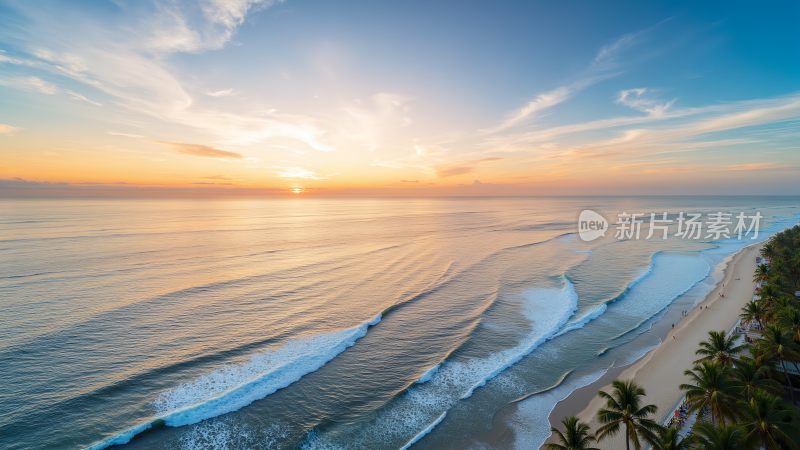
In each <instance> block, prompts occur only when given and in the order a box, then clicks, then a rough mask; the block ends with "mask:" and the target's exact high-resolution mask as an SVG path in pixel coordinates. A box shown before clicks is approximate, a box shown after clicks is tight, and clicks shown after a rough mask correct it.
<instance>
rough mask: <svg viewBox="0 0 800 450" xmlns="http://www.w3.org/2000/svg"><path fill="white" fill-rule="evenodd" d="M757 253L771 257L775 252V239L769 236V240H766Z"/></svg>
mask: <svg viewBox="0 0 800 450" xmlns="http://www.w3.org/2000/svg"><path fill="white" fill-rule="evenodd" d="M759 253H761V256H763V257H764V258H772V256H773V255H774V254H775V239H773V238H770V240H769V241H767V242H766V243H765V244H764V246H763V247H761V251H760V252H759Z"/></svg>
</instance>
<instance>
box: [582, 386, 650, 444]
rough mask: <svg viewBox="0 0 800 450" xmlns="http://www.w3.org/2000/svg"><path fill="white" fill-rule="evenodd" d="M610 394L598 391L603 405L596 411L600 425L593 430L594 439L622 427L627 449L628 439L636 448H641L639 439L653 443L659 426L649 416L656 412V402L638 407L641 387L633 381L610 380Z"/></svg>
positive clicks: (641, 392) (613, 433) (640, 398)
mask: <svg viewBox="0 0 800 450" xmlns="http://www.w3.org/2000/svg"><path fill="white" fill-rule="evenodd" d="M611 385H612V386H613V388H614V390H613V391H612V392H611V394H609V393H607V392H605V391H600V392H599V393H598V394H597V395H599V396H600V397H601V398H604V399H606V407H605V408H602V409H601V410H600V411H598V413H597V418H598V419H599V421H600V423H602V424H603V425H602V426H601V427H600V428H598V429H597V439H598V441H599V440H602V439H605V438H606V437H608V436H614V435H616V434H617V433H618V432H619V431H620V428H621V427H622V426H623V425H624V426H625V448H626V449H627V450H630V448H631V442H633V447H634V448H635V449H636V450H640V449H641V448H642V440H644V441H645V442H647V443H649V444H651V445H656V442H658V436H657V434H656V433H657V431H658V429H659V428H660V427H659V425H658V424H657V423H656V422H655V421H653V420H652V419H650V416H651V415H652V414H655V412H656V405H644V406H642V397H644V395H645V392H644V389H642V388H641V387H639V385H637V384H636V383H634V382H633V381H622V380H614V382H613V383H612V384H611Z"/></svg>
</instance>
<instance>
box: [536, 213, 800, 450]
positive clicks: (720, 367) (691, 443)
mask: <svg viewBox="0 0 800 450" xmlns="http://www.w3.org/2000/svg"><path fill="white" fill-rule="evenodd" d="M761 256H762V258H763V260H764V263H762V264H759V265H758V266H757V267H756V269H755V272H754V275H753V280H754V281H755V282H757V283H759V284H760V288H759V289H758V298H757V299H756V300H753V301H751V302H749V303H748V304H747V305H745V307H744V308H743V310H742V314H741V315H740V318H741V323H742V325H743V326H745V327H749V328H751V330H750V331H749V332H748V333H747V339H746V342H745V344H744V345H737V342H738V341H739V336H738V335H733V336H727V335H726V333H725V332H724V331H711V332H709V334H708V339H707V340H706V341H705V342H701V343H700V344H699V348H698V350H697V355H698V356H699V357H700V358H699V359H698V360H697V361H695V363H694V364H695V365H694V367H693V368H691V369H689V370H686V372H685V374H686V377H687V382H686V383H684V384H681V385H680V388H681V390H683V391H684V393H685V395H686V400H685V405H686V407H687V412H688V413H689V414H692V413H696V417H697V419H696V421H695V422H694V424H693V427H692V429H691V430H690V431H689V433H688V434H687V433H680V432H679V431H680V430H679V429H678V428H676V427H675V426H666V427H663V426H661V425H659V424H658V423H656V422H655V420H654V419H655V418H656V416H655V415H656V407H655V405H649V404H647V402H646V393H645V391H644V389H642V388H641V387H639V386H638V385H636V384H635V383H634V382H632V381H624V380H615V381H614V382H613V383H612V387H613V390H612V391H611V392H610V393H607V392H603V391H600V392H599V393H598V395H599V396H600V397H601V398H603V399H604V400H605V401H606V405H605V407H604V408H602V409H600V411H598V413H597V419H598V422H599V423H600V427H599V428H598V429H597V431H596V432H595V434H594V435H592V433H591V430H590V429H589V426H588V425H587V424H585V423H582V422H580V421H579V420H578V419H577V418H576V417H567V418H566V419H564V421H563V422H562V424H563V425H564V430H565V431H564V432H563V433H562V432H561V431H559V430H558V429H556V428H553V429H552V430H553V433H554V434H555V436H556V438H557V439H558V440H559V441H560V443H559V444H547V446H546V447H547V448H548V450H578V449H588V450H591V449H592V448H593V447H591V445H594V443H595V442H597V443H602V441H603V440H604V439H606V438H608V437H610V436H615V435H617V434H619V433H624V436H625V441H626V448H627V449H630V448H631V447H633V448H634V449H636V450H639V449H641V448H642V447H643V446H649V447H651V448H654V449H656V450H689V449H717V450H725V449H736V450H756V449H761V448H763V449H767V450H779V449H800V445H798V442H799V441H800V411H798V409H797V408H796V406H795V405H796V398H795V397H796V392H795V386H798V385H800V376H799V375H800V366H799V365H798V363H800V298H798V297H797V296H796V294H798V293H800V226H795V227H794V228H790V229H788V230H785V231H783V232H781V233H779V234H777V235H775V236H773V237H772V238H771V239H770V240H769V241H768V242H767V243H766V244H764V246H763V247H762V249H761ZM677 426H681V424H678V425H677Z"/></svg>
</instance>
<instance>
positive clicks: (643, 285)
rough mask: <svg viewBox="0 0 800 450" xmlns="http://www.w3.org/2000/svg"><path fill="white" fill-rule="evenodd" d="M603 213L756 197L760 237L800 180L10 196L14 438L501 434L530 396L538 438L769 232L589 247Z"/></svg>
mask: <svg viewBox="0 0 800 450" xmlns="http://www.w3.org/2000/svg"><path fill="white" fill-rule="evenodd" d="M587 208H590V209H594V210H597V211H600V212H603V213H605V215H606V216H607V217H609V218H615V217H616V214H617V213H619V212H622V211H628V212H643V213H650V212H661V211H670V212H672V213H675V212H678V211H698V212H716V211H731V212H739V211H744V212H746V213H748V214H751V213H753V212H755V211H756V210H758V211H760V212H761V214H763V215H764V217H765V219H764V221H763V222H762V227H761V235H760V236H759V240H760V239H763V238H764V237H766V236H767V235H769V234H771V233H774V232H775V231H776V230H780V229H783V228H785V227H787V226H789V225H793V224H795V223H797V222H798V217H800V216H798V214H800V199H797V198H781V197H776V198H734V197H728V198H699V197H698V198H685V197H684V198H513V199H512V198H493V199H418V200H408V199H397V200H366V199H363V200H361V199H359V200H355V199H354V200H338V199H337V200H333V199H331V200H312V199H282V200H263V201H245V200H235V201H233V200H226V201H207V200H204V201H188V200H166V201H152V200H124V201H106V200H102V201H101V200H26V201H22V200H0V211H2V214H0V308H1V310H2V315H0V380H2V382H0V448H7V449H32V448H70V449H71V448H87V447H93V446H94V447H97V448H102V447H105V446H109V445H111V444H126V443H127V444H126V445H127V446H128V447H131V448H190V449H191V448H298V447H300V448H312V449H313V448H403V447H404V446H410V445H414V446H416V447H418V448H466V447H481V446H484V445H486V443H487V441H486V440H485V439H486V436H489V435H490V434H491V430H492V425H493V420H494V419H495V415H496V413H497V412H498V411H500V410H501V409H503V408H504V407H506V406H507V405H508V404H509V403H511V402H513V401H514V400H517V399H519V398H521V397H525V396H529V397H528V398H527V399H526V400H525V401H523V402H521V403H520V404H521V405H522V407H521V408H520V413H519V414H517V416H516V417H515V419H514V423H510V424H508V425H509V426H511V427H512V429H513V430H514V436H513V437H512V439H511V440H510V441H509V442H510V443H509V445H513V446H516V447H520V448H532V447H536V446H538V445H539V444H540V443H541V442H542V440H543V439H544V437H545V436H546V435H547V430H548V429H549V425H548V423H547V415H548V413H549V411H550V409H551V408H552V407H553V405H554V404H555V402H556V400H557V398H556V397H557V396H555V395H551V394H552V392H553V390H551V389H552V388H554V387H559V386H560V389H562V390H566V391H569V390H570V389H574V388H575V387H577V386H580V385H581V384H586V383H588V382H590V381H591V380H592V379H594V378H596V377H597V376H599V375H598V374H602V371H603V370H605V369H606V368H608V367H609V366H610V365H612V364H621V363H625V362H630V361H632V360H633V359H635V358H636V357H638V356H641V354H642V352H643V351H644V350H646V349H647V348H648V347H649V346H652V345H654V344H655V343H657V337H656V336H653V333H652V332H651V331H650V330H651V326H652V324H653V322H654V321H656V320H658V319H659V318H660V317H661V316H663V315H665V314H669V313H670V310H671V308H672V309H676V308H677V309H676V310H679V309H680V308H686V307H688V306H687V305H691V304H693V303H694V302H695V301H697V300H698V299H700V298H702V296H703V295H704V294H705V293H706V292H708V290H709V289H710V288H711V286H712V285H713V282H714V279H715V277H718V271H719V268H720V265H721V262H723V261H724V260H725V258H726V257H728V256H730V255H731V254H733V253H734V252H735V251H736V250H738V249H739V248H741V247H742V246H743V245H745V244H749V243H752V242H753V241H749V240H748V241H746V242H742V241H735V240H721V241H718V242H702V241H693V242H692V241H685V240H680V239H669V240H667V241H662V240H649V241H646V240H630V241H617V240H616V239H614V238H613V232H611V233H609V234H608V235H607V236H606V237H605V238H602V239H599V240H597V241H593V242H590V243H584V242H582V241H580V240H579V239H577V237H576V235H575V231H576V220H577V216H578V213H579V212H580V211H581V210H583V209H587ZM567 374H572V375H571V376H566V375H567ZM576 374H580V376H576ZM565 376H566V378H565ZM537 393H538V394H537ZM530 394H534V395H530ZM145 430H147V431H145Z"/></svg>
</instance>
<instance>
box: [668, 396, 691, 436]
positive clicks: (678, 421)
mask: <svg viewBox="0 0 800 450" xmlns="http://www.w3.org/2000/svg"><path fill="white" fill-rule="evenodd" d="M688 418H689V407H688V406H686V399H685V398H684V399H683V401H682V402H681V405H680V406H679V407H678V409H676V410H675V414H673V415H672V417H671V418H670V419H669V422H668V423H667V426H668V427H675V428H677V429H679V430H680V429H681V428H683V425H684V424H685V423H686V419H688Z"/></svg>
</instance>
